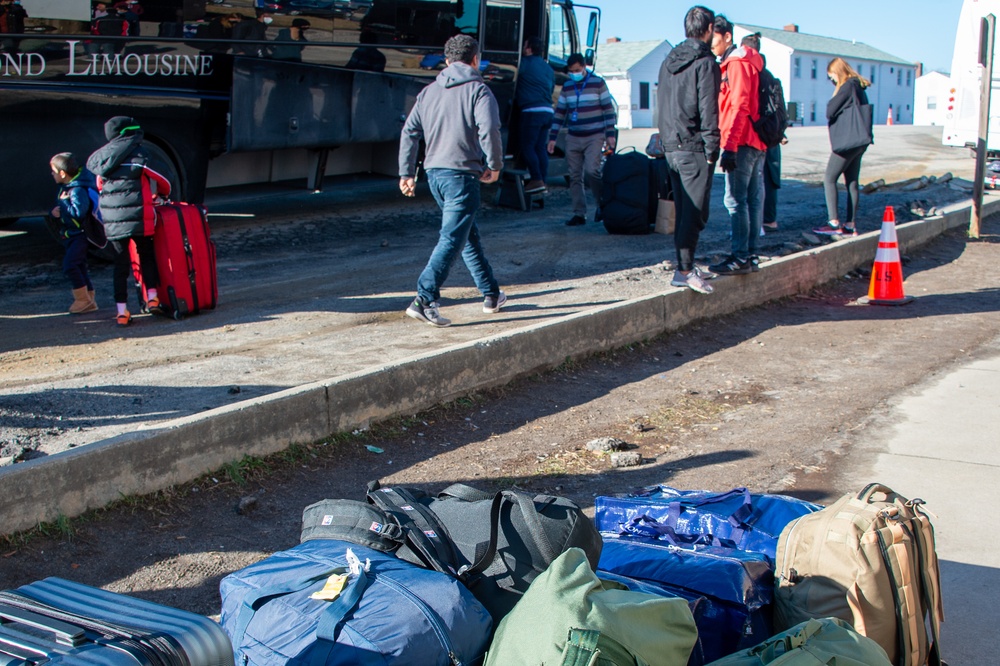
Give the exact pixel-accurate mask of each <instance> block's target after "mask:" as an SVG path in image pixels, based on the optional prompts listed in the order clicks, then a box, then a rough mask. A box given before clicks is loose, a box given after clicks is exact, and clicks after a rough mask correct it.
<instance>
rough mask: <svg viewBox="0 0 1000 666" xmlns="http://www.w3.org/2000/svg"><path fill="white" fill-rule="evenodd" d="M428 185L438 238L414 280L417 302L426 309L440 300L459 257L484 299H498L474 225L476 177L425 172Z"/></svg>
mask: <svg viewBox="0 0 1000 666" xmlns="http://www.w3.org/2000/svg"><path fill="white" fill-rule="evenodd" d="M427 182H428V184H429V185H430V187H431V194H433V195H434V200H435V201H437V203H438V206H440V207H441V235H440V236H439V237H438V242H437V245H436V246H435V247H434V251H433V252H431V258H430V259H428V260H427V267H426V268H424V271H423V272H422V273H421V274H420V278H419V279H418V280H417V296H419V297H420V301H421V302H422V303H424V304H425V305H426V304H427V303H432V302H434V301H437V300H439V299H440V298H441V285H443V284H444V281H445V280H447V279H448V272H449V271H450V270H451V265H452V264H453V263H455V259H457V258H458V255H459V253H461V254H462V260H463V261H464V262H465V265H466V266H467V267H468V268H469V272H470V273H472V279H473V280H474V281H475V283H476V287H477V288H478V289H479V291H481V292H483V296H498V295H499V294H500V285H499V284H497V281H496V279H495V278H494V277H493V269H491V268H490V262H489V261H487V260H486V254H485V253H484V252H483V245H482V242H481V241H480V238H479V227H478V226H477V225H476V214H477V213H479V175H478V174H474V173H470V172H468V171H457V170H455V169H428V170H427Z"/></svg>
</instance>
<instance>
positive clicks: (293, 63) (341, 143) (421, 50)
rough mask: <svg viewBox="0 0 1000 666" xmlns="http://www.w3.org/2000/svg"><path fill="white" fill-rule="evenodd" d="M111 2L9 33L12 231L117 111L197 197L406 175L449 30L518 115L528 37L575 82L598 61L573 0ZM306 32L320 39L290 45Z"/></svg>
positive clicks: (7, 204)
mask: <svg viewBox="0 0 1000 666" xmlns="http://www.w3.org/2000/svg"><path fill="white" fill-rule="evenodd" d="M60 3H65V5H64V7H63V9H61V10H53V9H51V8H52V7H58V6H59V5H60ZM81 3H82V5H81ZM114 3H115V0H108V2H106V3H102V2H95V3H94V5H93V13H92V7H91V5H90V0H58V1H57V2H53V1H52V0H49V1H48V2H45V3H39V5H40V6H42V7H45V8H46V10H45V11H47V13H49V14H51V15H52V18H47V17H45V16H33V15H32V14H33V12H32V7H33V5H32V4H31V1H30V0H24V4H25V7H26V9H27V10H28V13H29V17H30V18H29V19H28V21H27V25H26V27H25V32H24V33H23V34H19V35H17V37H16V38H9V39H8V37H9V36H8V35H4V36H3V39H0V48H2V52H0V145H2V146H3V153H2V154H3V157H4V160H3V162H4V164H3V172H4V175H3V177H2V178H0V220H2V221H3V222H6V223H10V222H12V221H13V220H16V219H17V218H18V217H23V216H30V215H38V214H40V213H41V212H43V211H45V210H48V209H49V208H50V207H51V203H52V201H51V200H52V196H53V187H52V182H51V179H50V178H49V175H48V166H47V163H48V159H49V158H50V157H51V156H52V155H54V154H56V153H59V152H63V151H72V152H75V153H77V154H78V155H82V156H86V155H89V154H90V153H91V152H92V151H93V150H95V149H96V148H98V147H99V146H101V145H102V144H103V143H104V142H105V138H104V133H103V124H104V121H105V120H107V119H108V118H110V117H112V116H114V115H130V116H134V117H135V118H136V119H137V120H138V121H139V122H140V124H141V125H142V127H143V130H144V131H145V135H146V139H147V142H146V143H147V146H148V147H149V148H150V149H151V151H152V152H153V153H154V155H153V157H154V159H155V160H156V161H157V162H158V166H159V167H160V168H161V169H163V170H164V171H165V172H166V174H167V175H168V177H169V178H170V179H171V180H172V181H173V184H174V185H175V187H176V190H175V191H176V192H179V193H180V194H179V198H183V199H185V200H188V201H202V200H203V197H204V192H205V189H206V187H214V186H224V185H238V184H250V183H263V182H271V181H281V180H288V179H292V178H305V179H306V181H307V185H308V186H309V187H313V188H318V187H319V186H320V182H321V180H322V177H323V176H324V175H332V174H346V173H363V172H371V173H383V174H387V175H395V174H396V172H397V169H396V151H397V146H398V140H399V133H400V129H401V127H402V122H403V120H404V119H405V116H406V114H407V112H408V111H409V109H410V107H411V106H412V104H413V101H414V98H415V96H416V94H417V93H418V92H419V91H420V90H421V88H423V87H424V86H425V85H426V84H427V83H428V82H429V81H430V80H432V79H433V77H435V76H436V75H437V73H438V71H439V70H440V69H441V68H442V67H443V66H444V63H443V54H442V47H443V44H444V42H445V40H447V38H448V37H450V36H451V35H454V34H458V33H466V34H472V35H475V36H476V37H477V38H478V39H479V41H480V44H481V45H482V50H483V57H482V59H483V66H482V72H483V76H484V78H485V79H486V80H487V82H488V83H489V84H490V86H491V87H492V89H493V91H494V94H495V95H496V97H497V100H498V101H499V103H500V105H501V113H502V115H503V117H504V119H505V121H509V119H510V114H511V107H512V104H511V101H512V99H513V92H514V86H515V84H516V73H517V66H518V62H519V58H520V45H521V43H522V41H523V38H524V37H525V36H527V35H542V36H544V35H548V40H544V39H543V41H546V42H547V43H548V45H549V47H548V48H549V52H548V60H549V62H550V63H551V64H552V66H553V67H554V68H555V69H556V70H557V71H559V72H561V70H562V67H563V66H564V64H565V58H566V57H567V56H568V55H569V54H570V53H573V52H586V53H587V54H588V57H589V58H591V59H592V58H593V54H594V49H595V48H596V44H597V27H598V22H599V11H598V10H597V9H596V8H593V7H587V8H586V9H587V10H593V11H592V13H590V20H589V21H588V30H587V33H588V34H587V35H586V36H585V37H584V36H582V35H581V34H580V32H579V29H578V27H577V20H576V12H575V9H576V7H574V5H573V2H572V0H123V1H120V2H118V4H117V5H115V4H114ZM105 12H106V15H105ZM81 18H89V20H81ZM268 19H269V20H268ZM241 22H254V23H257V25H254V24H253V23H247V24H245V25H243V26H242V27H238V23H241ZM296 27H298V28H301V27H306V31H305V33H304V34H305V40H306V41H296V40H293V39H292V36H293V35H294V34H295V33H296V32H297V31H296V30H293V28H296ZM248 35H249V36H250V37H249V38H248ZM296 36H297V35H296Z"/></svg>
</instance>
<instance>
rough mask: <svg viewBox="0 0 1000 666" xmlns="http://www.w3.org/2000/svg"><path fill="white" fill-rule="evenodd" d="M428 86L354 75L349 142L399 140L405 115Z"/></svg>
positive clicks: (403, 79) (406, 80)
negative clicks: (350, 139) (351, 124)
mask: <svg viewBox="0 0 1000 666" xmlns="http://www.w3.org/2000/svg"><path fill="white" fill-rule="evenodd" d="M428 83H429V81H427V80H422V79H411V78H407V77H402V76H390V75H387V74H377V73H373V72H360V71H359V72H354V89H353V94H352V96H351V113H352V115H353V118H354V120H353V131H352V132H351V138H352V140H354V141H360V142H382V141H398V140H399V134H400V132H401V131H402V129H403V123H404V122H405V121H406V116H407V115H409V113H410V109H412V108H413V105H414V103H415V102H416V100H417V95H418V94H419V93H420V91H421V90H423V89H424V88H425V87H426V86H427V84H428Z"/></svg>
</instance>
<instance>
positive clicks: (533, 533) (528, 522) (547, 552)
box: [459, 490, 559, 574]
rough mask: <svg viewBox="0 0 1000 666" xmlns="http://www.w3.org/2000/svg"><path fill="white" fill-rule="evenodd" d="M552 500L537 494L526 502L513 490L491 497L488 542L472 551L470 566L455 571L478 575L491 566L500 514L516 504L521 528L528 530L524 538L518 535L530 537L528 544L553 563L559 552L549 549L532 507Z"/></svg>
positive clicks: (493, 558) (550, 547)
mask: <svg viewBox="0 0 1000 666" xmlns="http://www.w3.org/2000/svg"><path fill="white" fill-rule="evenodd" d="M554 500H555V498H553V497H550V496H548V495H538V496H536V497H535V498H534V499H529V498H528V496H527V495H524V494H523V493H519V492H516V491H513V490H504V491H501V492H499V493H497V494H496V495H494V496H493V505H492V506H491V507H490V538H489V541H487V542H486V543H485V545H484V544H480V545H479V547H477V548H476V561H475V562H473V564H472V565H471V566H468V567H462V569H460V570H459V572H460V573H463V574H465V573H468V574H480V573H483V572H484V571H486V570H487V569H489V567H490V565H491V564H493V561H494V560H495V559H496V556H497V546H498V543H499V539H500V511H501V509H502V508H503V505H504V504H505V503H507V502H509V503H511V504H515V505H517V507H518V508H519V509H520V510H521V515H522V516H523V517H524V522H525V526H526V527H527V528H528V533H527V535H522V536H528V537H530V540H531V542H532V543H534V544H535V548H536V549H538V551H539V552H540V553H541V554H542V557H543V558H544V559H545V560H546V561H548V562H552V561H553V560H555V559H556V558H557V557H558V556H559V551H557V550H556V549H555V548H553V546H552V542H551V541H550V540H549V537H548V535H547V534H546V533H545V530H544V529H542V522H541V521H540V520H539V519H538V510H537V509H536V508H535V502H536V501H541V502H543V503H546V504H548V503H551V502H552V501H554Z"/></svg>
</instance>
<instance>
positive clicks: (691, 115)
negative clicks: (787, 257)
mask: <svg viewBox="0 0 1000 666" xmlns="http://www.w3.org/2000/svg"><path fill="white" fill-rule="evenodd" d="M714 23H715V12H713V11H712V10H711V9H707V8H705V7H702V6H700V5H699V6H695V7H692V8H691V9H689V10H688V13H687V16H685V17H684V33H685V35H686V36H687V39H685V40H684V41H683V42H681V43H680V44H678V45H677V46H676V47H675V48H674V50H673V51H671V52H670V55H668V56H667V59H666V60H664V61H663V64H662V65H661V66H660V77H659V87H658V90H657V95H658V99H657V102H658V103H659V106H660V119H659V130H660V141H662V142H663V150H664V152H665V153H666V158H667V170H668V173H669V177H670V184H671V186H672V187H673V191H674V205H675V206H676V208H677V224H676V227H675V229H674V246H675V247H676V248H677V269H676V270H675V271H674V277H673V279H672V280H671V281H670V284H672V285H674V286H676V287H689V288H690V289H693V290H694V291H697V292H698V293H700V294H710V293H712V286H711V285H710V284H708V282H706V280H708V279H710V278H713V277H715V275H714V274H712V273H709V272H707V271H702V270H700V269H699V268H697V267H696V266H695V265H694V253H695V249H696V248H697V246H698V237H699V236H700V235H701V231H702V229H704V228H705V224H706V223H707V222H708V203H709V197H710V196H711V193H712V174H713V172H714V171H715V162H716V160H718V159H719V86H720V85H721V74H720V71H719V66H718V64H716V62H715V56H714V55H712V50H711V48H710V44H711V43H712V34H713V31H714Z"/></svg>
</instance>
